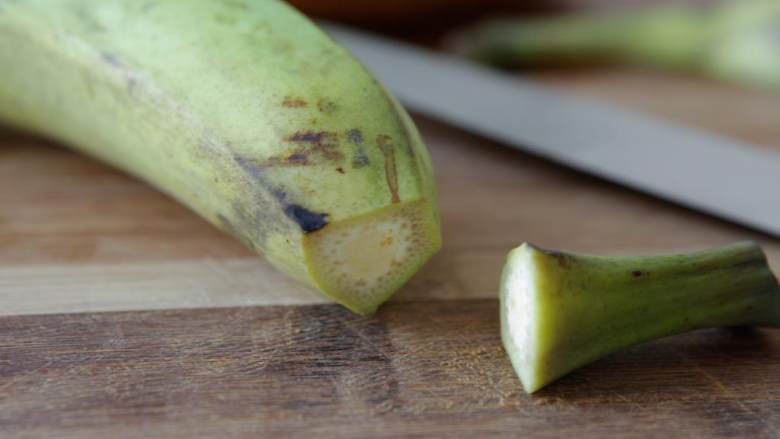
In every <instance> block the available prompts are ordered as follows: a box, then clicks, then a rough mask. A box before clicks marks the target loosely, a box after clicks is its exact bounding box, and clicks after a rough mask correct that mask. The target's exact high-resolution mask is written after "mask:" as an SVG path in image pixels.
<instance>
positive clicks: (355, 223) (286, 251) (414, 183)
mask: <svg viewBox="0 0 780 439" xmlns="http://www.w3.org/2000/svg"><path fill="white" fill-rule="evenodd" d="M0 65H2V66H3V69H2V80H1V81H0V121H2V122H5V123H7V124H10V125H12V126H16V127H19V128H21V129H26V130H30V131H33V132H37V133H40V134H42V135H45V136H48V137H51V138H54V139H57V140H59V141H61V142H64V143H66V144H68V145H70V146H72V147H73V148H75V149H77V150H79V151H82V152H84V153H86V154H89V155H91V156H94V157H96V158H98V159H100V160H103V161H105V162H108V163H110V164H113V165H114V166H116V167H118V168H120V169H123V170H125V171H127V172H129V173H131V174H133V175H136V176H138V177H139V178H141V179H143V180H146V181H148V182H149V183H151V184H153V185H154V186H156V187H157V188H159V189H160V190H162V191H164V192H166V193H167V194H169V195H170V196H172V197H174V198H176V199H178V200H179V201H180V202H182V203H183V204H185V205H187V206H189V207H190V208H191V209H192V210H194V211H195V212H197V213H198V214H199V215H201V216H202V217H203V218H205V219H206V220H208V221H209V222H211V223H212V224H214V225H216V226H217V227H219V228H221V229H222V230H225V231H226V232H229V233H231V234H232V235H234V236H236V237H237V238H238V239H240V240H241V241H243V242H244V243H245V244H246V245H247V246H248V247H250V248H252V249H253V250H255V251H257V252H260V253H262V254H264V255H265V256H266V258H267V259H268V260H269V261H270V262H271V263H272V264H273V265H274V266H275V267H277V268H278V269H280V270H282V271H284V272H286V273H287V274H289V275H290V276H292V277H294V278H296V279H298V280H300V281H302V282H305V283H307V284H309V285H311V286H313V287H315V288H316V289H318V290H319V291H321V292H322V293H323V294H324V295H326V296H328V297H330V298H332V299H333V300H335V301H337V302H339V303H341V304H343V305H344V306H346V307H347V308H349V309H351V310H352V311H354V312H357V313H360V314H368V313H372V312H374V311H375V310H376V308H377V306H379V305H380V304H381V303H382V302H384V301H385V300H387V299H388V298H389V297H390V296H391V295H392V294H393V292H394V291H395V290H397V289H398V288H399V287H400V286H401V285H403V284H404V282H405V281H406V280H407V279H408V278H409V277H411V276H412V275H413V274H414V273H415V272H416V271H417V270H418V269H419V268H420V266H422V265H423V264H424V263H425V261H426V260H427V259H428V258H430V257H431V255H432V254H433V253H434V252H435V251H436V250H437V249H438V248H439V247H440V245H441V234H440V226H439V214H438V211H437V207H436V193H435V186H434V180H433V174H432V167H431V162H430V158H429V156H428V153H427V151H426V149H425V146H424V144H423V142H422V140H421V138H420V135H419V134H418V132H417V130H416V128H415V127H414V125H413V123H412V122H411V120H410V118H409V116H408V115H407V114H406V112H405V111H404V110H403V109H402V108H401V106H400V105H399V104H398V103H397V102H396V101H395V100H394V99H393V97H392V96H390V95H389V94H388V93H387V92H386V91H385V90H384V89H383V87H382V86H381V85H380V84H379V83H377V81H376V80H375V79H374V77H373V76H372V75H371V74H370V73H369V72H368V71H366V69H365V68H364V67H363V66H361V65H360V64H359V63H358V62H357V61H356V60H355V59H354V58H353V57H352V56H351V55H350V54H349V53H348V52H347V51H346V50H345V49H343V48H342V47H340V46H338V45H337V44H336V43H334V42H333V41H332V40H331V39H330V38H329V37H328V36H327V35H325V34H324V33H323V32H322V31H321V30H319V29H318V28H317V27H316V26H315V25H314V24H312V23H311V22H310V21H309V20H308V19H306V18H305V17H304V16H302V15H301V14H299V13H298V12H297V11H295V10H294V9H292V8H291V7H290V6H288V5H286V4H285V3H283V2H281V1H275V0H274V1H271V0H264V1H249V0H244V1H241V0H230V1H228V0H224V1H208V0H196V1H194V0H186V1H185V0H168V1H156V2H152V1H149V2H139V1H131V0H111V1H105V0H60V1H57V2H51V1H49V0H14V1H9V0H5V1H3V0H0Z"/></svg>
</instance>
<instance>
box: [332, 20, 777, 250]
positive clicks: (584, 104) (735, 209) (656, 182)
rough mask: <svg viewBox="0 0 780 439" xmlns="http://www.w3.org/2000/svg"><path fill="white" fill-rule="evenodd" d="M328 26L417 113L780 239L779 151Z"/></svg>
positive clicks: (387, 40)
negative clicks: (766, 149) (566, 93)
mask: <svg viewBox="0 0 780 439" xmlns="http://www.w3.org/2000/svg"><path fill="white" fill-rule="evenodd" d="M323 27H324V29H325V30H326V31H327V32H328V33H330V35H331V36H332V37H333V38H334V39H335V40H336V41H338V42H339V43H341V44H342V45H343V46H345V47H346V48H347V49H348V50H350V51H351V52H352V53H353V54H354V55H355V56H356V57H357V58H358V59H359V60H360V61H361V62H363V63H364V65H366V66H367V67H368V68H369V69H370V70H371V71H372V72H373V73H374V74H375V75H376V76H377V77H378V78H379V80H380V81H381V82H383V83H384V84H385V86H386V87H387V88H388V89H389V90H390V91H391V92H392V93H393V94H394V95H395V96H396V97H397V98H398V99H399V100H400V101H401V102H402V103H403V104H404V105H406V106H407V107H409V108H410V109H411V110H413V111H415V112H418V113H421V114H424V115H427V116H430V117H433V118H435V119H439V120H441V121H444V122H447V123H451V124H453V125H456V126H458V127H461V128H463V129H466V130H468V131H471V132H474V133H477V134H479V135H482V136H484V137H487V138H491V139H494V140H497V141H499V142H502V143H505V144H507V145H510V146H512V147H515V148H517V149H520V150H523V151H526V152H529V153H532V154H535V155H538V156H541V157H544V158H546V159H548V160H552V161H555V162H558V163H560V164H563V165H566V166H569V167H572V168H575V169H577V170H580V171H583V172H586V173H589V174H593V175H596V176H598V177H601V178H604V179H607V180H610V181H613V182H615V183H618V184H621V185H624V186H627V187H630V188H633V189H635V190H638V191H642V192H645V193H648V194H651V195H653V196H656V197H659V198H663V199H666V200H668V201H671V202H674V203H677V204H681V205H683V206H686V207H689V208H692V209H695V210H698V211H702V212H705V213H708V214H711V215H715V216H718V217H720V218H723V219H726V220H729V221H732V222H735V223H739V224H741V225H744V226H748V227H750V228H754V229H757V230H760V231H763V232H765V233H769V234H771V235H774V236H780V197H779V196H778V195H777V194H778V190H779V189H780V154H776V153H773V152H771V151H765V150H762V149H760V148H759V147H757V146H755V145H751V144H749V143H746V142H742V141H738V140H736V139H731V138H728V137H725V136H720V135H717V134H714V133H709V132H705V131H701V130H697V129H693V128H689V127H686V126H683V125H681V124H678V123H675V122H673V121H667V120H663V119H660V118H657V117H653V116H650V115H647V114H643V113H641V112H638V111H635V110H630V109H627V108H621V107H620V106H617V105H613V104H609V103H606V102H601V101H598V100H596V99H587V98H582V97H574V96H568V95H565V94H562V93H559V92H557V91H553V90H552V89H550V88H547V87H544V86H541V85H538V84H535V83H533V82H532V81H529V80H525V79H521V78H520V77H518V76H516V75H510V74H508V73H503V72H500V71H496V70H492V69H490V68H487V67H483V66H480V65H477V64H476V63H473V62H470V61H468V60H465V59H461V58H459V57H456V56H452V55H447V54H443V53H439V52H434V51H432V50H426V49H422V48H417V47H414V46H412V45H408V44H404V43H400V42H396V41H393V40H390V39H387V38H384V37H380V36H376V35H371V34H368V33H365V32H361V31H357V30H353V29H349V28H346V27H343V26H340V25H334V24H331V23H325V24H323Z"/></svg>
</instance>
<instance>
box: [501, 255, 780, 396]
mask: <svg viewBox="0 0 780 439" xmlns="http://www.w3.org/2000/svg"><path fill="white" fill-rule="evenodd" d="M500 301H501V305H500V309H501V338H502V341H503V344H504V348H505V349H506V351H507V353H508V354H509V357H510V359H511V361H512V365H513V366H514V368H515V371H516V372H517V375H518V377H520V380H521V382H522V384H523V387H524V388H525V390H526V392H528V393H533V392H535V391H537V390H539V389H540V388H542V387H544V386H546V385H547V384H549V383H551V382H553V381H555V380H556V379H558V378H560V377H562V376H563V375H565V374H567V373H569V372H571V371H572V370H574V369H576V368H578V367H580V366H583V365H585V364H588V363H590V362H593V361H595V360H597V359H599V358H601V357H603V356H605V355H608V354H610V353H612V352H615V351H617V350H619V349H622V348H625V347H628V346H631V345H634V344H637V343H641V342H645V341H648V340H652V339H655V338H660V337H665V336H668V335H673V334H679V333H682V332H686V331H691V330H694V329H700V328H711V327H718V326H743V325H746V326H749V325H759V326H780V287H778V283H777V279H776V278H775V276H774V274H772V271H771V270H770V269H769V267H768V265H767V262H766V258H765V256H764V253H763V251H761V248H760V247H759V246H758V245H756V244H755V243H752V242H743V243H737V244H733V245H729V246H725V247H721V248H716V249H712V250H706V251H701V252H696V253H688V254H680V255H668V256H641V257H603V256H590V255H581V254H575V253H564V252H557V251H550V250H544V249H540V248H537V247H534V246H532V245H530V244H523V245H522V246H520V247H518V248H516V249H515V250H513V251H512V252H510V253H509V256H508V258H507V262H506V265H505V267H504V272H503V276H502V280H501V292H500Z"/></svg>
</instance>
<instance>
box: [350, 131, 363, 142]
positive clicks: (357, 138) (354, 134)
mask: <svg viewBox="0 0 780 439" xmlns="http://www.w3.org/2000/svg"><path fill="white" fill-rule="evenodd" d="M347 139H348V140H349V141H350V143H352V144H354V145H362V144H363V133H362V132H361V131H360V130H358V129H352V130H348V131H347Z"/></svg>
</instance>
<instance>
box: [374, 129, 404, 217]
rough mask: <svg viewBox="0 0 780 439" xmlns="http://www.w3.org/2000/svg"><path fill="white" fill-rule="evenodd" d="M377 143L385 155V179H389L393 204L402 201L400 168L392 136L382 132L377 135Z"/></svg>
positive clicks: (388, 186)
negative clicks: (399, 181) (399, 179)
mask: <svg viewBox="0 0 780 439" xmlns="http://www.w3.org/2000/svg"><path fill="white" fill-rule="evenodd" d="M376 145H377V146H378V147H379V149H380V150H381V151H382V154H383V155H384V156H385V179H386V180H387V188H388V189H390V200H391V201H392V203H393V204H396V203H398V202H400V201H401V197H400V196H399V195H398V170H397V169H396V166H395V149H394V148H393V144H392V138H391V137H390V136H387V135H384V134H380V135H378V136H376Z"/></svg>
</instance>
